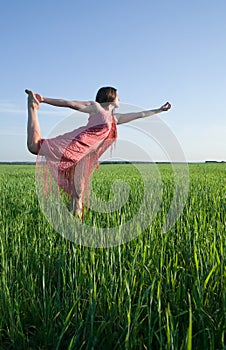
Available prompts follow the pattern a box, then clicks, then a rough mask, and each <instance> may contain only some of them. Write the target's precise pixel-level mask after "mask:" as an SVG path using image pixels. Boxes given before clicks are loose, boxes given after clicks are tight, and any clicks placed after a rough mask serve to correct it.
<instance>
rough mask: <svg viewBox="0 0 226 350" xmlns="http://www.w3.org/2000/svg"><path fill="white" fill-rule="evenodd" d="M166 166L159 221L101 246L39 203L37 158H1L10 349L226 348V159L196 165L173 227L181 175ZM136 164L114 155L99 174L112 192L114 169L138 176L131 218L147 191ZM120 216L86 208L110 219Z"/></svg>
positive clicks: (4, 343) (0, 259)
mask: <svg viewBox="0 0 226 350" xmlns="http://www.w3.org/2000/svg"><path fill="white" fill-rule="evenodd" d="M144 166H145V165H144ZM158 167H159V171H160V174H161V178H162V183H163V197H162V203H161V210H159V211H158V213H157V214H156V216H155V218H154V220H153V222H152V225H148V227H146V229H145V231H144V232H140V234H139V235H138V236H137V237H136V238H134V239H133V240H131V241H129V242H128V243H126V244H121V245H118V246H114V247H109V248H98V249H97V248H92V247H91V248H90V247H85V246H82V245H80V246H79V245H78V244H75V243H73V242H71V241H69V240H67V239H65V238H63V237H62V236H61V235H60V234H59V233H58V232H56V231H54V229H53V228H52V226H51V224H50V223H48V221H47V219H46V218H45V216H44V215H43V213H42V211H41V210H40V207H39V202H38V198H37V194H36V189H35V167H34V166H32V165H28V166H25V165H21V166H18V165H17V166H15V165H1V166H0V189H1V195H0V208H1V212H0V239H1V245H0V247H1V250H0V349H1V350H3V349H4V350H10V349H16V350H19V349H22V350H27V349H32V350H36V349H53V350H55V349H62V350H66V349H68V350H69V349H98V350H99V349H107V350H108V349H135V350H136V349H154V350H155V349H175V350H177V349H188V350H190V349H204V350H207V349H213V350H217V349H226V164H190V165H189V176H190V184H189V193H188V197H187V200H186V205H185V207H184V209H183V213H182V215H181V216H180V217H179V219H178V220H177V222H176V223H175V225H173V227H171V228H170V230H169V231H168V232H166V233H163V232H162V229H161V226H162V224H163V223H164V220H165V215H166V213H167V210H168V208H169V203H170V200H171V198H172V193H173V189H174V187H173V176H172V169H171V166H170V165H164V164H161V165H158ZM132 172H133V169H132V168H131V167H130V166H129V165H115V164H114V165H103V166H102V167H101V170H100V171H99V172H98V171H96V172H95V175H94V181H93V190H94V191H96V193H97V195H100V196H102V197H103V198H105V200H106V198H109V196H110V195H109V193H110V192H109V191H110V189H109V188H110V187H111V186H110V185H111V182H112V178H116V177H119V178H120V177H122V178H126V179H128V181H130V183H131V194H130V202H129V204H127V206H124V209H123V215H124V216H123V217H124V219H125V218H126V217H127V215H128V216H129V217H132V216H133V215H134V212H135V211H136V210H137V209H138V208H139V203H140V202H139V200H140V199H139V198H140V197H142V191H143V187H142V182H140V178H139V174H137V173H136V171H135V172H134V173H132ZM131 174H132V175H131ZM133 203H136V204H135V206H134V204H133ZM116 219H117V220H119V219H120V218H119V216H116V215H114V214H112V213H109V214H101V215H100V214H95V213H94V212H93V211H87V212H86V213H85V220H86V222H87V223H90V225H97V226H100V227H101V226H103V225H106V222H107V223H108V224H109V223H110V224H111V225H112V224H114V223H115V225H116V226H117V225H118V224H119V222H118V221H117V222H116V221H115V220H116Z"/></svg>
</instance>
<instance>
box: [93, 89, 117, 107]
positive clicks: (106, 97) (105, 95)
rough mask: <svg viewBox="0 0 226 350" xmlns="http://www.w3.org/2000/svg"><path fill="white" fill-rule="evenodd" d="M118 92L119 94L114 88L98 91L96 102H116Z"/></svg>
mask: <svg viewBox="0 0 226 350" xmlns="http://www.w3.org/2000/svg"><path fill="white" fill-rule="evenodd" d="M116 92H117V89H115V88H113V87H110V86H106V87H102V88H100V89H99V90H98V91H97V95H96V102H99V103H104V102H114V100H115V98H116Z"/></svg>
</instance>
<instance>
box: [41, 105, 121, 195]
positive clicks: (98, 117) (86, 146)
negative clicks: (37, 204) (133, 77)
mask: <svg viewBox="0 0 226 350" xmlns="http://www.w3.org/2000/svg"><path fill="white" fill-rule="evenodd" d="M116 124H117V122H116V118H115V116H114V114H113V113H112V112H109V111H106V110H105V109H102V110H101V111H100V112H98V113H96V114H91V115H90V117H89V120H88V123H87V125H86V126H83V127H80V128H78V129H75V130H73V131H71V132H68V133H66V134H64V135H59V136H57V137H55V138H51V139H41V140H40V148H39V154H38V158H37V165H39V166H40V164H42V166H43V165H47V168H48V170H49V173H50V174H51V176H52V177H53V178H54V179H55V181H56V182H57V184H58V186H59V187H60V188H62V189H63V191H64V192H66V193H68V194H69V195H71V196H73V197H77V198H79V197H81V196H83V195H84V191H85V190H86V189H87V185H88V181H89V177H90V175H91V173H92V171H93V169H94V168H95V167H96V166H98V165H99V162H98V159H99V157H100V156H101V155H102V154H103V153H104V152H105V151H106V150H107V149H108V148H109V147H110V146H111V145H112V144H113V142H114V141H115V140H116V138H117V128H116ZM43 174H45V172H43ZM44 176H45V175H44ZM49 184H50V182H49V181H48V180H47V178H46V179H45V180H44V191H45V192H48V191H49V190H50V189H49V188H48V186H49Z"/></svg>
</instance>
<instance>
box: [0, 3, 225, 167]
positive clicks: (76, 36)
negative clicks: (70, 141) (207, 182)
mask: <svg viewBox="0 0 226 350" xmlns="http://www.w3.org/2000/svg"><path fill="white" fill-rule="evenodd" d="M0 43H1V66H0V77H1V84H0V122H1V130H0V146H1V147H0V161H24V160H27V161H28V160H29V161H35V156H33V155H31V154H29V153H28V151H27V150H26V96H25V94H24V89H25V88H29V89H33V90H34V91H37V92H39V93H41V94H42V95H44V96H48V97H59V98H60V97H62V98H67V99H77V100H91V99H94V97H95V94H96V91H97V89H98V88H99V87H101V86H105V85H112V86H115V87H116V88H117V89H118V92H119V95H120V98H121V102H122V103H125V104H129V105H134V106H140V107H142V108H144V109H151V108H156V107H159V106H161V105H162V104H163V103H165V102H166V101H170V102H171V103H172V109H171V111H169V112H167V113H166V114H164V115H161V117H160V118H161V120H163V121H164V122H166V123H167V125H168V127H169V128H170V130H172V132H173V133H174V135H175V136H176V138H177V140H178V142H179V143H180V145H181V147H182V149H183V152H184V154H185V156H186V159H187V161H205V160H210V159H211V160H225V161H226V137H225V135H226V110H225V98H226V1H225V0H217V1H216V0H209V1H206V0H189V1H181V0H180V1H179V0H172V1H169V0H165V1H162V0H160V1H156V0H155V1H154V0H153V1H152V0H136V1H135V0H130V1H129V0H120V1H119V0H115V1H103V0H98V1H91V0H90V1H86V0H73V1H72V0H65V1H57V0H54V1H52V0H45V1H44V0H40V1H37V2H30V1H27V0H21V1H16V0H14V1H12V0H9V1H3V2H1V6H0ZM70 114H71V111H67V110H65V109H57V108H54V107H49V106H44V105H43V106H42V107H41V109H40V123H41V127H42V130H43V137H47V135H48V134H49V132H50V130H51V129H52V128H53V127H54V126H55V125H56V124H57V123H59V122H60V121H61V120H62V119H63V118H65V117H66V116H67V115H70ZM145 122H146V123H149V126H150V127H151V125H152V124H151V123H152V121H151V118H150V119H149V120H148V121H147V120H146V121H145ZM119 128H120V127H119ZM119 132H120V130H119ZM138 136H139V135H138ZM137 142H138V143H139V137H137Z"/></svg>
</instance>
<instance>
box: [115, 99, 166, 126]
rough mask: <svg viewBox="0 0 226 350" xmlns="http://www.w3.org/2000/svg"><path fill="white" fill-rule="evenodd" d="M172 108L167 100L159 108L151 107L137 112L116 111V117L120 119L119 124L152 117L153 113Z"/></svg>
mask: <svg viewBox="0 0 226 350" xmlns="http://www.w3.org/2000/svg"><path fill="white" fill-rule="evenodd" d="M170 108H171V104H170V103H169V102H166V103H165V104H164V105H163V106H161V107H160V108H157V109H150V110H147V111H141V112H135V113H115V117H116V118H117V120H118V124H124V123H128V122H131V121H133V120H136V119H140V118H146V117H151V116H152V115H155V114H158V113H161V112H166V111H168V110H169V109H170Z"/></svg>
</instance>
